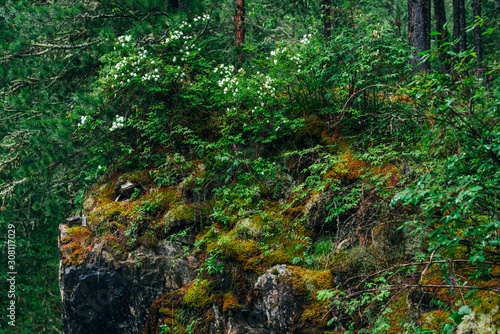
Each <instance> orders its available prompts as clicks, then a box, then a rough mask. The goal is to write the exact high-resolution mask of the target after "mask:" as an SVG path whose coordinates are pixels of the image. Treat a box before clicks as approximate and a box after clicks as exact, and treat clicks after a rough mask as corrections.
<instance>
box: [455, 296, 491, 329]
mask: <svg viewBox="0 0 500 334" xmlns="http://www.w3.org/2000/svg"><path fill="white" fill-rule="evenodd" d="M469 333H491V334H498V333H500V296H499V295H498V293H494V292H491V293H489V294H488V295H484V296H483V298H482V300H481V304H480V305H479V306H477V307H476V309H474V310H473V311H472V312H471V313H470V314H469V315H466V316H464V317H463V319H462V323H461V324H460V325H459V326H458V327H457V334H469Z"/></svg>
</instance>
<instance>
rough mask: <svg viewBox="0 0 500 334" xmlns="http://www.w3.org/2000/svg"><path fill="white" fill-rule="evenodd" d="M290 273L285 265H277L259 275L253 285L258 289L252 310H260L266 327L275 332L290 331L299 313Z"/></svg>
mask: <svg viewBox="0 0 500 334" xmlns="http://www.w3.org/2000/svg"><path fill="white" fill-rule="evenodd" d="M291 275H292V274H291V273H290V271H289V270H288V268H287V266H286V265H277V266H274V267H272V268H271V269H269V270H268V271H266V272H265V273H264V274H263V275H262V276H260V277H259V278H258V280H257V283H255V286H254V288H255V290H257V291H258V294H257V302H256V306H255V307H254V312H260V313H261V314H262V315H263V318H264V321H265V322H267V324H268V325H267V327H269V329H272V330H273V331H274V332H276V333H283V334H284V333H292V332H293V331H292V328H293V325H294V322H295V319H296V317H297V316H298V315H299V313H300V311H299V305H300V303H299V302H298V301H297V300H296V298H295V296H294V290H293V286H292V285H291V283H290V281H289V280H288V278H289V277H291ZM256 317H259V315H256Z"/></svg>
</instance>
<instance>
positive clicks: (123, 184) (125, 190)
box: [115, 180, 143, 202]
mask: <svg viewBox="0 0 500 334" xmlns="http://www.w3.org/2000/svg"><path fill="white" fill-rule="evenodd" d="M139 188H143V187H142V186H141V185H140V184H139V183H134V182H130V181H128V180H121V181H118V182H117V183H116V185H115V194H116V199H115V202H117V201H118V200H120V199H124V198H128V197H130V196H131V195H132V194H133V193H134V191H135V189H139Z"/></svg>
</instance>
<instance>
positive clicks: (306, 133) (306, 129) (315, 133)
mask: <svg viewBox="0 0 500 334" xmlns="http://www.w3.org/2000/svg"><path fill="white" fill-rule="evenodd" d="M327 128H328V124H327V123H326V122H323V121H321V120H319V119H318V117H317V116H315V115H313V116H309V117H308V118H307V120H306V121H305V123H304V125H303V126H302V127H301V128H300V130H299V131H298V132H297V134H296V137H295V138H296V139H297V140H299V141H302V140H304V139H308V138H314V139H316V140H321V139H322V134H323V132H324V131H326V129H327Z"/></svg>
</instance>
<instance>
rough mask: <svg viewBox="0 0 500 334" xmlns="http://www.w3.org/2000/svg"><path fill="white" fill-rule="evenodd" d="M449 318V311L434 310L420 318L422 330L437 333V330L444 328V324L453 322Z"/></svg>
mask: <svg viewBox="0 0 500 334" xmlns="http://www.w3.org/2000/svg"><path fill="white" fill-rule="evenodd" d="M449 316H450V311H444V310H434V311H431V312H428V313H425V314H424V315H423V316H422V328H424V329H430V330H434V331H436V332H439V330H440V329H441V328H442V327H443V326H444V324H446V323H450V324H452V323H453V321H452V320H450V319H449Z"/></svg>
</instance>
